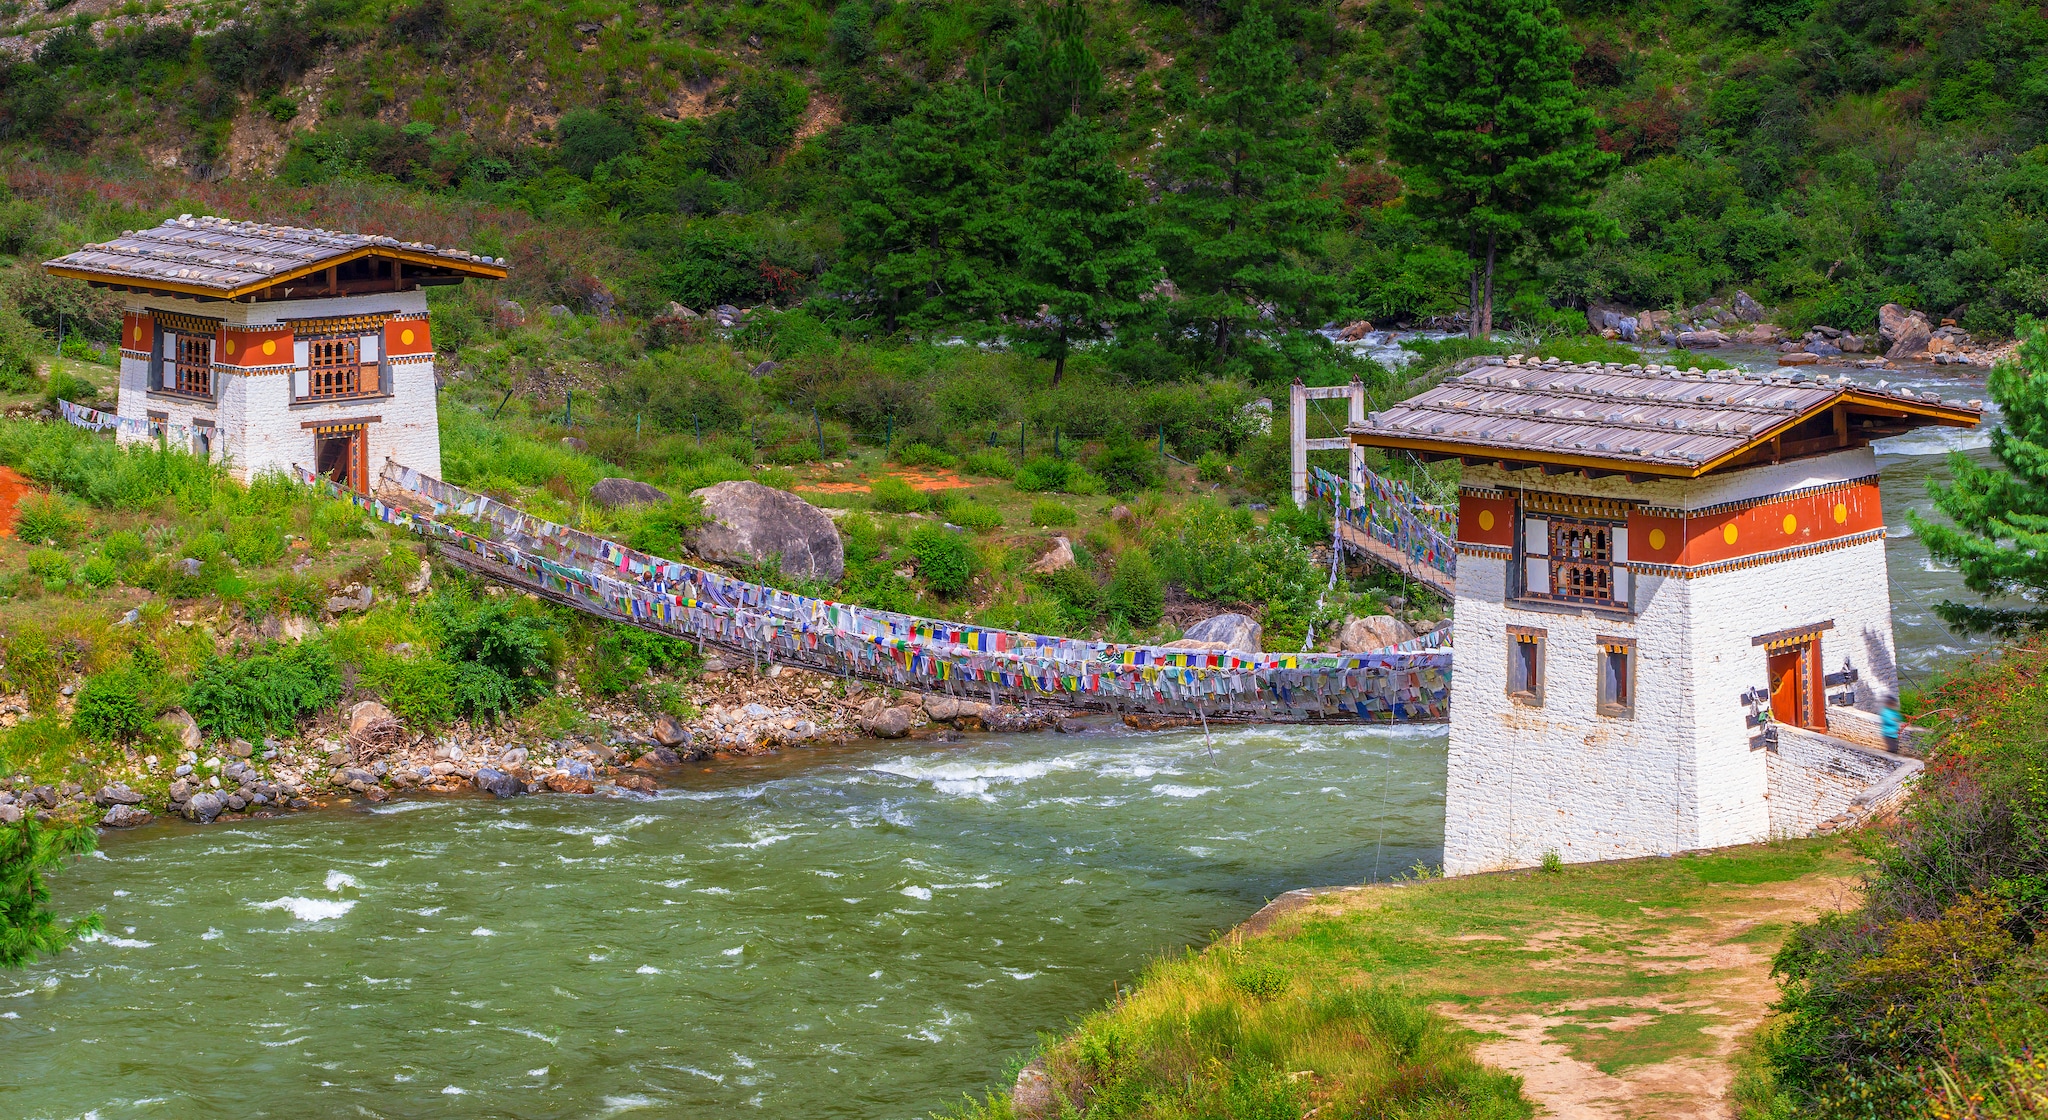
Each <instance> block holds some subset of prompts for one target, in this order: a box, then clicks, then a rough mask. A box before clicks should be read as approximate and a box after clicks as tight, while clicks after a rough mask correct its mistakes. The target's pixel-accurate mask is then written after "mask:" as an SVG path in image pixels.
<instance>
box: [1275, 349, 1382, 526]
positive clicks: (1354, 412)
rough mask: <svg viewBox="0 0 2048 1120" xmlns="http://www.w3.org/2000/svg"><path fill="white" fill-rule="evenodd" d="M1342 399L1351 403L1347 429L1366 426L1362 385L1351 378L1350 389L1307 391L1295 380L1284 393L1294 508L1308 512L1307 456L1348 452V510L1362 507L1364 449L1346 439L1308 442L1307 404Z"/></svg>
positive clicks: (1344, 386) (1361, 382)
mask: <svg viewBox="0 0 2048 1120" xmlns="http://www.w3.org/2000/svg"><path fill="white" fill-rule="evenodd" d="M1340 397H1341V398H1343V399H1345V400H1347V401H1349V402H1350V406H1351V407H1350V413H1349V415H1348V416H1347V417H1346V422H1347V423H1348V424H1350V425H1354V426H1355V425H1360V424H1363V423H1365V383H1364V382H1363V381H1360V380H1359V379H1358V378H1355V377H1354V378H1352V379H1351V384H1349V385H1326V386H1320V387H1317V388H1310V387H1308V386H1306V385H1303V384H1302V383H1301V378H1299V377H1297V378H1295V379H1294V384H1293V385H1290V386H1289V387H1288V389H1287V442H1288V449H1289V456H1288V475H1287V479H1288V486H1289V488H1290V490H1291V492H1292V493H1293V495H1294V508H1296V509H1306V508H1308V453H1309V452H1311V451H1344V450H1349V451H1350V452H1351V462H1350V469H1349V471H1348V472H1347V473H1348V474H1349V477H1350V480H1351V508H1352V509H1357V508H1359V507H1360V506H1363V505H1364V504H1365V445H1363V444H1359V443H1354V442H1352V440H1351V437H1350V436H1349V435H1342V436H1336V437H1333V438H1330V439H1310V438H1308V402H1310V401H1316V400H1336V399H1338V398H1340Z"/></svg>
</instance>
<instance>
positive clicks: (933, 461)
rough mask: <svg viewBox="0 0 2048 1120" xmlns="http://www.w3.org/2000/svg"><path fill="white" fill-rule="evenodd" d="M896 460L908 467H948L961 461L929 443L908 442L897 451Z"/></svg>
mask: <svg viewBox="0 0 2048 1120" xmlns="http://www.w3.org/2000/svg"><path fill="white" fill-rule="evenodd" d="M896 461H897V462H898V463H901V464H903V465H904V466H906V467H946V468H951V467H953V466H955V465H956V464H958V463H959V462H960V460H959V459H957V458H955V457H953V456H952V455H950V454H948V453H946V452H945V451H942V450H940V449H939V448H936V447H933V446H932V445H931V444H929V443H906V444H904V445H903V446H902V447H901V448H898V449H897V451H896Z"/></svg>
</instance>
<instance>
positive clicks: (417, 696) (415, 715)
mask: <svg viewBox="0 0 2048 1120" xmlns="http://www.w3.org/2000/svg"><path fill="white" fill-rule="evenodd" d="M363 683H364V684H365V685H367V686H368V687H369V688H370V689H371V690H373V691H375V692H376V693H377V694H378V695H379V696H381V697H383V698H384V706H385V707H387V708H390V709H391V714H392V715H394V716H397V717H398V718H399V719H400V720H402V721H404V723H405V725H406V726H407V727H410V728H413V729H414V730H417V731H431V730H433V729H435V728H437V727H442V726H445V725H447V724H449V723H452V722H453V721H454V719H455V716H456V709H455V667H454V666H453V665H450V664H448V663H447V662H446V661H443V660H441V659H440V658H438V657H431V656H421V657H393V656H389V655H381V654H380V655H378V656H375V657H372V658H369V659H368V663H367V664H366V665H365V666H364V671H363Z"/></svg>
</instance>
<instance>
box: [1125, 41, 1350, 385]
mask: <svg viewBox="0 0 2048 1120" xmlns="http://www.w3.org/2000/svg"><path fill="white" fill-rule="evenodd" d="M1310 102H1311V96H1310V92H1309V89H1308V87H1307V86H1306V85H1304V84H1303V83H1302V82H1301V81H1299V80H1298V75H1297V74H1296V67H1295V63H1294V56H1293V54H1292V52H1290V51H1289V50H1288V49H1287V44H1285V43H1283V42H1281V41H1280V38H1279V34H1278V32H1277V31H1276V30H1275V29H1274V26H1273V19H1272V17H1271V16H1269V15H1267V14H1266V13H1265V10H1264V9H1262V8H1260V7H1259V6H1258V4H1257V3H1256V2H1254V3H1251V4H1249V5H1247V6H1246V7H1245V9H1244V10H1243V12H1242V13H1241V14H1240V16H1239V18H1238V22H1237V26H1235V27H1233V28H1232V29H1231V30H1230V33H1229V34H1228V35H1226V36H1225V37H1224V39H1223V42H1222V44H1221V46H1220V47H1219V48H1218V50H1217V53H1216V62H1215V64H1214V65H1213V66H1212V67H1210V71H1209V83H1208V93H1207V94H1206V95H1205V96H1203V97H1202V99H1201V101H1200V102H1199V103H1198V104H1197V105H1196V107H1195V110H1194V116H1195V119H1194V121H1192V122H1190V123H1189V124H1186V125H1183V126H1182V127H1181V129H1180V130H1179V131H1178V132H1176V133H1175V134H1174V135H1173V137H1172V138H1171V139H1170V140H1169V141H1168V142H1167V145H1166V147H1165V149H1164V150H1163V152H1162V153H1161V155H1160V158H1159V160H1158V163H1157V165H1156V167H1155V169H1154V170H1155V172H1156V174H1157V176H1158V178H1159V181H1160V186H1161V188H1162V191H1163V193H1162V194H1161V196H1160V199H1159V203H1158V207H1157V210H1158V224H1157V226H1156V231H1157V233H1156V236H1157V243H1158V245H1159V252H1160V256H1161V257H1162V258H1163V259H1164V261H1165V262H1166V271H1167V275H1168V277H1169V278H1171V279H1172V281H1173V283H1174V286H1175V287H1176V288H1177V289H1178V290H1179V292H1180V295H1181V297H1182V298H1181V300H1180V301H1179V303H1178V304H1177V305H1176V306H1175V307H1174V308H1173V313H1174V314H1175V316H1176V317H1178V318H1181V319H1182V320H1183V321H1191V322H1189V325H1191V326H1198V327H1199V329H1200V330H1201V332H1202V337H1203V338H1204V339H1205V340H1206V343H1207V345H1208V347H1209V348H1210V349H1211V351H1212V353H1213V356H1214V357H1216V358H1217V359H1218V360H1222V359H1225V358H1228V357H1229V356H1231V354H1232V352H1233V350H1234V348H1235V347H1236V346H1237V345H1238V339H1240V338H1241V337H1242V336H1243V335H1245V334H1246V333H1248V332H1251V331H1256V330H1259V329H1261V328H1262V326H1267V327H1285V326H1288V325H1290V324H1299V323H1303V322H1306V321H1310V320H1311V319H1313V318H1314V317H1315V316H1316V315H1317V313H1318V312H1319V311H1320V310H1322V308H1323V307H1324V306H1325V305H1326V304H1327V302H1328V300H1329V299H1330V297H1331V296H1332V295H1333V294H1334V293H1335V291H1336V283H1335V280H1334V279H1333V278H1331V277H1328V276H1325V275H1323V274H1322V273H1320V272H1318V271H1317V270H1316V268H1315V267H1314V264H1315V262H1316V260H1317V259H1318V258H1319V257H1320V255H1321V249H1322V238H1323V234H1324V233H1325V231H1327V230H1329V229H1330V228H1331V227H1332V226H1334V225H1335V224H1336V221H1337V216H1338V211H1337V207H1336V204H1335V203H1333V202H1332V201H1331V200H1330V199H1329V198H1328V197H1327V196H1325V195H1323V194H1321V193H1319V192H1318V190H1317V188H1318V186H1319V184H1320V181H1321V180H1322V178H1323V177H1324V176H1325V175H1327V174H1328V173H1329V171H1330V167H1331V153H1330V148H1329V145H1328V144H1327V143H1325V142H1324V141H1323V140H1322V139H1321V137H1320V136H1319V135H1318V134H1317V132H1316V130H1314V129H1313V128H1310V127H1309V126H1308V124H1307V120H1306V118H1307V116H1308V113H1309V109H1310Z"/></svg>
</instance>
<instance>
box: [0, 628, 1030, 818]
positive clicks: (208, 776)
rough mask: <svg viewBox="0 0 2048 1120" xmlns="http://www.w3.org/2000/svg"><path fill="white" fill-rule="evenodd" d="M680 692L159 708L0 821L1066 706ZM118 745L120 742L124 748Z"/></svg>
mask: <svg viewBox="0 0 2048 1120" xmlns="http://www.w3.org/2000/svg"><path fill="white" fill-rule="evenodd" d="M668 683H670V684H671V685H673V691H674V693H675V694H676V695H678V696H680V697H681V699H682V702H681V703H680V704H677V705H674V708H675V710H679V711H681V712H683V713H684V715H683V716H682V717H680V718H679V716H678V715H677V714H675V711H663V712H651V713H650V712H648V711H646V710H644V709H642V708H640V707H637V706H634V705H632V704H629V703H623V702H604V701H600V700H597V699H595V698H591V697H585V696H582V695H580V694H578V693H576V692H575V690H574V689H573V688H571V689H568V690H565V697H566V698H567V699H568V700H570V702H571V703H572V704H573V705H574V708H575V711H576V716H577V718H576V719H575V721H574V722H575V727H574V728H573V729H571V730H568V731H565V732H563V733H560V734H554V735H546V736H543V735H534V734H522V733H521V732H520V730H519V729H518V728H516V727H509V726H507V727H492V726H471V725H468V724H457V725H455V726H454V727H451V728H448V729H445V730H443V731H441V732H439V733H425V732H420V731H416V730H414V729H412V728H409V727H407V726H406V725H405V724H404V723H403V722H402V721H401V720H399V719H398V718H396V717H395V716H394V715H393V714H392V713H391V711H390V710H389V709H387V708H386V707H385V706H384V705H383V704H381V703H379V702H377V701H375V700H359V701H356V702H354V703H353V704H349V705H347V706H346V707H345V708H337V709H335V710H333V711H330V712H328V713H326V714H325V715H323V716H322V717H320V718H318V719H315V720H314V721H313V722H312V723H311V725H309V726H308V727H307V728H306V729H305V730H304V732H303V734H301V735H299V736H296V737H294V738H291V739H275V738H272V739H265V740H263V741H262V743H260V744H252V743H250V742H248V741H246V740H241V739H231V740H226V741H208V740H206V739H205V738H204V737H203V736H202V735H201V733H200V730H199V728H198V727H197V726H196V725H195V724H194V723H193V722H192V720H191V717H190V716H188V715H186V714H185V713H184V712H181V711H174V712H172V713H170V714H168V715H167V716H166V717H165V721H164V722H165V724H166V727H167V729H168V730H170V731H172V732H173V733H175V735H176V736H177V738H178V740H179V742H180V743H182V744H183V746H184V750H183V751H182V752H181V753H179V754H178V755H176V756H175V757H170V758H165V757H160V756H158V755H155V754H149V755H142V756H139V757H132V758H127V759H125V760H124V761H122V762H119V763H113V764H109V765H107V766H105V767H103V768H102V769H101V772H99V773H97V774H95V775H93V779H96V780H88V781H85V782H78V781H72V782H65V783H61V784H57V785H48V784H38V783H36V782H34V781H33V780H31V779H30V778H28V777H27V776H26V775H16V776H14V777H12V778H9V779H7V780H5V781H0V822H9V821H16V820H20V819H21V818H22V817H23V816H27V815H32V816H36V817H38V818H43V819H49V818H52V817H57V818H62V819H78V820H87V821H96V822H98V823H99V824H100V826H101V827H103V828H130V827H135V826H137V825H142V824H147V823H149V822H151V821H153V820H155V819H156V818H157V817H158V816H160V815H166V814H170V815H176V816H180V817H183V818H185V819H187V820H189V821H192V822H195V823H200V824H211V823H214V822H216V821H238V820H247V819H251V818H260V817H269V816H275V815H278V814H280V813H287V812H293V811H298V810H305V809H316V808H323V807H326V806H330V805H335V804H346V803H349V802H352V801H355V800H358V799H361V800H366V801H371V802H378V801H385V800H388V799H390V798H392V797H396V796H401V795H411V796H418V795H431V794H465V795H474V794H489V795H491V796H495V797H501V798H504V797H519V796H526V795H538V794H548V793H553V794H582V795H593V794H595V795H605V794H610V795H618V794H621V793H633V792H639V793H651V792H653V791H654V790H655V789H657V788H659V784H660V777H661V775H662V774H663V772H665V771H672V770H674V769H676V768H679V767H681V766H683V765H684V764H685V763H693V762H706V761H721V760H731V759H738V758H744V757H748V756H751V755H759V754H765V753H768V752H772V751H778V750H785V749H792V748H799V747H804V746H810V745H822V744H837V743H846V742H851V741H854V740H856V739H862V738H873V739H902V738H911V739H925V740H940V741H946V740H954V739H959V738H961V737H962V736H964V735H966V734H970V733H974V732H985V731H1031V730H1042V729H1046V728H1050V727H1056V726H1058V725H1059V724H1060V723H1061V721H1062V719H1063V717H1065V716H1066V715H1067V713H1065V712H1063V711H1059V710H1056V709H1038V710H1034V711H1030V712H1026V711H1023V710H1020V709H1018V708H1015V707H1011V706H993V707H992V706H990V705H988V704H984V703H977V702H974V701H970V700H960V699H956V698H953V697H947V696H936V695H922V694H916V693H904V692H899V691H897V690H894V689H884V688H879V687H877V686H874V685H871V684H866V683H863V682H859V681H844V680H840V679H837V678H833V677H827V676H822V675H819V674H816V673H811V672H807V671H805V670H802V669H795V668H791V667H788V666H782V665H769V666H766V667H765V668H758V669H757V668H756V667H754V666H750V665H742V666H732V665H728V664H726V663H724V662H722V661H720V660H718V659H716V658H713V659H711V660H710V661H708V662H707V663H706V665H705V668H704V671H702V672H701V673H699V674H697V675H696V676H694V677H692V678H690V679H687V680H676V681H672V682H668ZM131 753H132V752H131Z"/></svg>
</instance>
